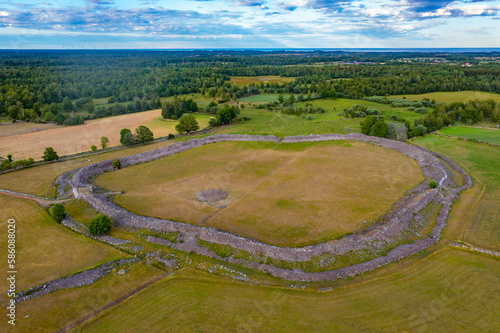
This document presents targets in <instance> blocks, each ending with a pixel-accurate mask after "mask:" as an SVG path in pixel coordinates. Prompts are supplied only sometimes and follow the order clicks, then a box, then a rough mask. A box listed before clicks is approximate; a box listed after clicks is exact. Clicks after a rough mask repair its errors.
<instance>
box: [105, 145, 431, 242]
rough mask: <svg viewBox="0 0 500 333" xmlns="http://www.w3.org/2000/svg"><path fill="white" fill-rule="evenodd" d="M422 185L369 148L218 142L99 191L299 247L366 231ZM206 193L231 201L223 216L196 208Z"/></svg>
mask: <svg viewBox="0 0 500 333" xmlns="http://www.w3.org/2000/svg"><path fill="white" fill-rule="evenodd" d="M382 156H383V157H382ZM186 166H189V167H186ZM305 170H307V171H305ZM422 180H423V175H422V173H421V171H420V169H419V168H418V166H417V164H416V162H415V161H413V160H411V159H409V158H407V157H405V156H403V155H401V154H399V153H397V152H395V151H392V150H389V149H385V148H380V147H375V146H372V145H369V144H363V143H357V142H356V143H354V142H334V143H318V144H280V145H277V146H273V144H272V143H219V144H213V145H209V146H204V147H201V148H196V149H192V150H190V151H188V152H185V153H181V154H177V155H173V156H169V157H166V158H163V159H161V160H158V161H154V162H149V163H145V164H142V165H138V166H134V167H131V168H125V169H122V170H119V171H116V172H113V173H109V174H104V175H102V176H100V177H98V178H97V180H96V184H97V185H99V186H102V187H105V188H108V189H113V190H122V189H123V190H124V191H125V194H124V195H119V196H117V197H116V199H115V200H116V202H117V203H118V204H120V205H122V206H124V207H126V208H127V209H130V210H131V211H133V212H136V213H138V214H142V215H149V216H157V217H163V218H169V219H173V220H177V221H182V222H188V223H194V224H199V225H207V226H215V227H219V228H222V229H225V230H228V231H231V232H234V233H236V234H239V235H243V236H247V237H251V238H256V239H259V240H262V241H264V242H268V243H272V244H276V245H282V246H285V245H286V246H299V245H304V244H308V243H313V242H317V241H320V240H324V239H329V238H333V237H339V236H341V235H344V234H346V233H350V232H354V231H356V230H359V229H361V228H363V227H366V226H369V225H370V223H371V222H373V221H374V220H376V219H377V218H378V217H379V216H381V215H383V214H384V213H385V212H386V211H387V210H388V209H389V208H390V207H391V205H392V204H394V203H395V202H396V201H397V200H398V199H399V198H401V197H402V196H403V195H404V193H405V192H406V191H407V190H409V189H410V188H412V187H414V186H415V185H417V184H418V183H419V182H420V181H422ZM212 188H216V189H220V190H223V191H226V192H227V193H229V196H228V197H227V199H226V200H223V201H221V202H219V203H218V205H227V207H226V208H223V209H218V208H217V207H214V206H213V205H209V204H205V203H202V202H199V201H197V200H196V199H195V195H196V194H197V193H198V192H200V191H203V190H206V189H212ZM365 221H367V222H366V223H365Z"/></svg>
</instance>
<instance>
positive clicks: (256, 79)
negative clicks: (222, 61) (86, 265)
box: [229, 75, 295, 86]
mask: <svg viewBox="0 0 500 333" xmlns="http://www.w3.org/2000/svg"><path fill="white" fill-rule="evenodd" d="M293 81H295V78H294V77H282V76H274V75H269V76H231V80H230V81H229V82H231V83H233V84H237V85H239V86H245V85H247V84H251V83H257V84H261V83H264V84H266V83H287V82H293Z"/></svg>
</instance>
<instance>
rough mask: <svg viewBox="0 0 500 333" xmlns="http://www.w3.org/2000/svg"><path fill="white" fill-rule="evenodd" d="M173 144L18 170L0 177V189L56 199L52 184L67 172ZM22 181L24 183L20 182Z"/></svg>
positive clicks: (135, 148)
mask: <svg viewBox="0 0 500 333" xmlns="http://www.w3.org/2000/svg"><path fill="white" fill-rule="evenodd" d="M171 143H172V142H170V141H168V142H167V141H163V142H157V143H152V144H148V145H144V146H138V147H132V148H126V149H121V150H116V151H109V152H103V153H99V154H95V155H91V156H85V157H79V158H74V159H70V160H66V161H62V162H57V163H49V164H45V165H40V166H37V167H35V168H27V169H22V170H17V171H13V172H9V173H6V174H3V175H0V188H2V189H6V190H11V191H15V192H21V193H27V194H32V195H36V196H41V197H50V198H52V197H54V189H53V188H52V184H53V183H54V181H55V180H56V179H57V177H59V176H60V175H62V174H63V173H65V172H68V171H71V170H75V169H78V168H81V167H84V166H86V165H90V164H92V163H96V162H100V161H105V160H109V159H114V158H118V157H123V156H128V155H132V154H137V153H142V152H144V151H148V150H152V149H156V148H161V147H164V146H167V145H170V144H171ZM19 179H22V180H23V181H19Z"/></svg>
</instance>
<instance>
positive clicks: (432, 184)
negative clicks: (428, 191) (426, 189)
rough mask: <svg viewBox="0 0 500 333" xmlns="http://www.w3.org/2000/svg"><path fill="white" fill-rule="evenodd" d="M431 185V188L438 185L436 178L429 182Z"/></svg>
mask: <svg viewBox="0 0 500 333" xmlns="http://www.w3.org/2000/svg"><path fill="white" fill-rule="evenodd" d="M429 186H430V188H436V187H437V186H438V183H437V181H435V180H431V181H430V182H429Z"/></svg>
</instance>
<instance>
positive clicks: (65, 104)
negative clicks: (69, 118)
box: [62, 97, 75, 111]
mask: <svg viewBox="0 0 500 333" xmlns="http://www.w3.org/2000/svg"><path fill="white" fill-rule="evenodd" d="M62 107H63V110H64V111H72V110H74V108H75V106H74V105H73V102H71V100H70V99H69V98H68V97H64V100H63V104H62Z"/></svg>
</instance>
